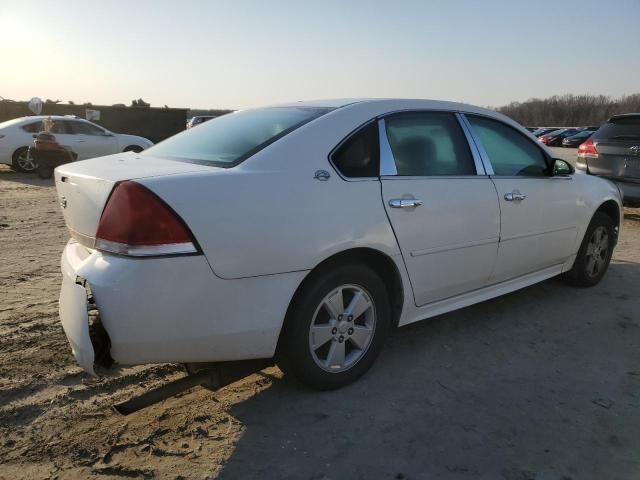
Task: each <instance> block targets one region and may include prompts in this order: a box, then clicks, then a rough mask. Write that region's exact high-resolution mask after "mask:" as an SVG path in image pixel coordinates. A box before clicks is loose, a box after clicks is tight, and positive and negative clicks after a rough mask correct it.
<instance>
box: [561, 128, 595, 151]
mask: <svg viewBox="0 0 640 480" xmlns="http://www.w3.org/2000/svg"><path fill="white" fill-rule="evenodd" d="M591 135H593V130H580V131H579V132H578V133H576V134H575V135H571V136H570V137H567V138H564V139H563V140H562V146H563V147H572V148H576V147H577V146H579V145H580V144H581V143H582V142H584V141H585V140H586V139H587V138H589V137H590V136H591Z"/></svg>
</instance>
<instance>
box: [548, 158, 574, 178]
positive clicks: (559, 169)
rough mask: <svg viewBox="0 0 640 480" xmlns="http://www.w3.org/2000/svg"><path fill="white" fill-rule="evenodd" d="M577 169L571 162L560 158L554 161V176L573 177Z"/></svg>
mask: <svg viewBox="0 0 640 480" xmlns="http://www.w3.org/2000/svg"><path fill="white" fill-rule="evenodd" d="M575 172H576V169H575V168H574V167H573V165H571V164H570V163H569V162H567V161H565V160H562V159H560V158H554V159H553V176H554V177H556V176H558V177H563V176H567V175H573V174H574V173H575Z"/></svg>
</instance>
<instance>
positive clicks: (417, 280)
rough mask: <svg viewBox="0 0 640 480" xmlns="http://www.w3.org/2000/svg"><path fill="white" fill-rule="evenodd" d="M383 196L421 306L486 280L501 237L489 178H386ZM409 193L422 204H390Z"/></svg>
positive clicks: (406, 196)
mask: <svg viewBox="0 0 640 480" xmlns="http://www.w3.org/2000/svg"><path fill="white" fill-rule="evenodd" d="M382 196H383V199H384V205H385V208H386V210H387V214H388V216H389V220H390V221H391V224H392V225H393V228H394V230H395V233H396V236H397V238H398V242H399V244H400V248H401V250H402V255H403V258H404V261H405V264H406V266H407V269H408V270H409V276H410V278H411V284H412V285H413V294H414V296H415V301H416V304H417V305H425V304H427V303H429V302H433V301H435V300H439V299H442V298H448V297H452V296H454V295H458V294H460V293H463V292H468V291H470V290H474V289H476V288H479V287H481V286H484V285H486V284H487V282H488V280H489V277H490V276H491V274H492V272H493V268H494V266H495V263H496V256H497V253H498V239H499V237H500V209H499V206H498V199H497V196H496V190H495V187H494V186H493V183H492V182H491V180H490V179H489V178H488V177H477V178H473V177H470V178H434V177H432V178H405V177H402V178H399V177H396V178H393V177H391V178H383V179H382ZM408 197H413V198H417V199H419V200H421V201H422V202H423V204H422V205H421V206H419V207H415V208H408V209H407V208H391V207H390V206H389V201H390V200H391V199H396V198H408ZM461 272H464V274H461Z"/></svg>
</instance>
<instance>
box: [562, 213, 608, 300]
mask: <svg viewBox="0 0 640 480" xmlns="http://www.w3.org/2000/svg"><path fill="white" fill-rule="evenodd" d="M614 246H615V224H614V222H613V220H612V219H611V217H609V216H608V215H606V214H605V213H602V212H596V214H595V215H594V216H593V218H592V219H591V222H590V223H589V226H588V227H587V231H586V233H585V234H584V238H583V239H582V244H581V245H580V250H578V255H577V256H576V261H575V263H574V264H573V267H572V268H571V270H569V271H568V272H567V273H566V274H565V279H566V280H567V282H568V283H569V284H571V285H574V286H576V287H593V286H594V285H597V284H598V283H600V280H602V277H604V274H605V273H606V271H607V268H608V267H609V263H610V262H611V256H612V255H613V247H614Z"/></svg>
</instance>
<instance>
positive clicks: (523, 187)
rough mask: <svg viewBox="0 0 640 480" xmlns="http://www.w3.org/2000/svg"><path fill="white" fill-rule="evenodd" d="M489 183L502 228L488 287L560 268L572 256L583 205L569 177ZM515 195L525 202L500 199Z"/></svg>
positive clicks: (499, 180) (495, 179)
mask: <svg viewBox="0 0 640 480" xmlns="http://www.w3.org/2000/svg"><path fill="white" fill-rule="evenodd" d="M493 182H494V184H495V185H496V189H497V191H498V197H499V200H500V210H501V219H502V221H501V223H502V228H501V238H500V248H499V251H498V261H497V265H496V269H495V272H494V274H493V276H492V283H495V282H501V281H504V280H509V279H511V278H515V277H518V276H520V275H525V274H527V273H531V272H534V271H536V270H540V269H543V268H546V267H549V266H552V265H558V264H561V263H563V262H564V260H565V259H567V258H568V257H569V256H570V255H571V254H573V253H575V252H576V243H577V240H578V239H577V232H578V224H579V222H581V221H583V220H582V219H581V218H580V217H581V216H580V215H579V213H580V208H581V207H582V206H583V205H584V201H583V200H582V199H581V198H580V196H579V195H578V194H577V192H576V191H575V183H574V182H573V181H572V180H571V177H569V179H568V180H564V179H560V178H534V177H532V178H501V177H496V178H494V179H493ZM514 190H517V191H518V192H520V193H522V194H523V195H526V196H527V198H525V199H524V200H522V201H506V200H505V198H504V196H505V194H507V193H509V192H513V191H514ZM580 240H581V238H580ZM524 252H526V254H523V253H524Z"/></svg>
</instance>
